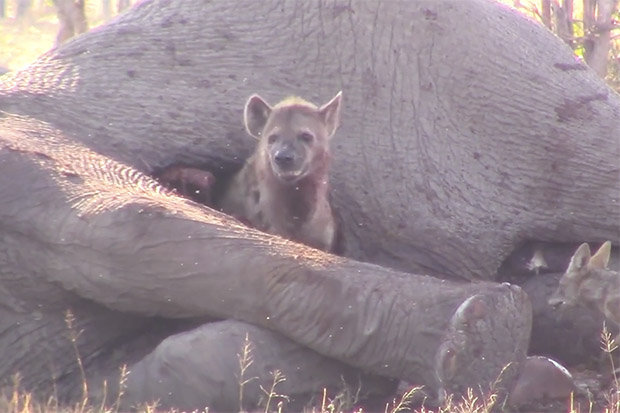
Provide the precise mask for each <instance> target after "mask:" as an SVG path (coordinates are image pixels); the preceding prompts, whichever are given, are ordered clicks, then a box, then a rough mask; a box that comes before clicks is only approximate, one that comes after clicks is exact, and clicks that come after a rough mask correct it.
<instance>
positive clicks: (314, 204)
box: [219, 92, 342, 251]
mask: <svg viewBox="0 0 620 413" xmlns="http://www.w3.org/2000/svg"><path fill="white" fill-rule="evenodd" d="M341 96H342V92H339V93H338V94H337V95H336V96H335V97H334V98H333V99H331V100H330V101H329V102H328V103H326V104H324V105H323V106H321V107H317V106H315V105H314V104H312V103H310V102H307V101H305V100H303V99H301V98H298V97H291V98H287V99H285V100H283V101H281V102H280V103H278V104H276V105H274V106H273V107H272V106H271V105H269V104H268V103H267V102H266V101H265V100H264V99H262V98H261V97H260V96H258V95H253V96H251V97H250V98H249V99H248V101H247V103H246V105H245V110H244V122H245V127H246V130H247V132H248V133H249V134H250V135H251V136H253V137H254V138H256V139H257V140H258V142H257V147H256V150H255V151H254V153H253V154H252V156H251V157H250V158H249V159H248V160H247V161H246V163H245V164H244V166H243V168H242V169H241V170H240V171H239V172H238V173H237V174H236V175H235V176H234V177H233V178H232V181H231V183H230V184H229V185H228V187H227V189H226V190H225V192H224V194H223V196H222V198H221V200H220V202H219V204H220V205H219V206H220V208H221V209H222V211H223V212H226V213H228V214H230V215H233V216H236V217H238V218H240V219H242V220H245V221H247V222H248V223H249V224H250V225H251V226H253V227H255V228H257V229H260V230H262V231H265V232H269V233H272V234H277V235H280V236H283V237H285V238H289V239H292V240H295V241H298V242H301V243H304V244H307V245H310V246H312V247H315V248H319V249H322V250H325V251H332V250H333V248H334V243H335V238H336V223H335V220H334V216H333V213H332V209H331V206H330V203H329V199H328V196H329V194H328V190H329V187H328V169H329V158H330V151H329V142H330V140H331V138H332V137H333V135H334V133H335V132H336V129H337V128H338V126H339V122H340V102H341Z"/></svg>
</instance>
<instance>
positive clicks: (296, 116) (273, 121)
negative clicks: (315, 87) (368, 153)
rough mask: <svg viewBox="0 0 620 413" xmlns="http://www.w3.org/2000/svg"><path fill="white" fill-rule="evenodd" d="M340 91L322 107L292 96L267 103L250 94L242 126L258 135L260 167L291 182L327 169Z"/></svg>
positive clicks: (338, 115) (254, 135) (337, 119)
mask: <svg viewBox="0 0 620 413" xmlns="http://www.w3.org/2000/svg"><path fill="white" fill-rule="evenodd" d="M341 96H342V92H338V94H337V95H336V96H335V97H334V98H333V99H332V100H330V101H329V102H328V103H326V104H324V105H323V106H321V107H317V106H315V105H313V104H312V103H310V102H306V101H305V100H303V99H300V98H296V97H291V98H287V99H285V100H283V101H282V102H280V103H278V104H277V105H275V106H273V107H272V106H270V105H269V104H268V103H267V102H266V101H265V100H263V99H262V98H261V97H260V96H258V95H252V96H251V97H250V98H249V99H248V101H247V103H246V105H245V111H244V121H245V127H246V129H247V131H248V133H249V134H250V135H252V136H253V137H255V138H257V139H258V147H257V152H258V153H257V156H258V157H259V159H258V162H259V164H260V165H261V167H263V168H265V169H267V170H268V171H270V172H271V173H272V175H273V176H274V177H275V178H276V179H278V180H279V181H280V182H282V183H285V184H294V183H296V182H298V181H300V180H301V179H303V178H305V177H308V176H317V175H320V177H321V178H322V175H324V174H326V173H327V164H328V158H329V141H330V139H331V137H332V136H333V135H334V132H336V129H337V128H338V125H339V122H340V101H341Z"/></svg>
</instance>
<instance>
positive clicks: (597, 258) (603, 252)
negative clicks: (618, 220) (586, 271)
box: [588, 241, 611, 269]
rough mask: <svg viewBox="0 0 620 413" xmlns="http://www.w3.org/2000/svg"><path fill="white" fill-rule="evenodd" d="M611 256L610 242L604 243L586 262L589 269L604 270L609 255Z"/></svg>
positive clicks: (607, 263)
mask: <svg viewBox="0 0 620 413" xmlns="http://www.w3.org/2000/svg"><path fill="white" fill-rule="evenodd" d="M610 254H611V241H605V242H604V243H603V245H601V247H600V248H599V249H598V251H596V253H595V254H594V255H593V256H592V258H590V261H588V266H589V267H591V268H600V269H605V268H607V266H608V265H609V255H610Z"/></svg>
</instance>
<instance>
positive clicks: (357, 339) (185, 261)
mask: <svg viewBox="0 0 620 413" xmlns="http://www.w3.org/2000/svg"><path fill="white" fill-rule="evenodd" d="M0 137H2V142H3V150H2V152H0V160H1V164H2V168H3V174H1V178H0V188H1V192H0V199H2V200H3V203H2V209H1V210H0V211H1V214H2V215H0V217H1V219H2V223H3V243H2V245H3V248H4V251H3V253H4V257H5V259H4V263H3V264H4V268H3V274H4V279H5V282H6V285H7V287H6V288H8V291H9V294H8V295H9V296H10V297H13V300H14V301H15V302H16V303H15V305H10V306H8V307H6V308H4V309H3V310H4V311H7V312H8V315H10V316H11V317H12V319H13V320H17V321H18V322H17V324H19V325H22V324H25V325H26V326H27V329H30V330H36V327H40V326H41V324H43V323H45V321H42V320H41V318H40V317H35V316H33V315H32V313H33V312H34V311H38V312H42V313H45V314H49V318H53V315H54V313H56V314H58V310H62V311H64V306H73V305H76V306H79V302H78V304H73V302H74V301H77V300H78V297H79V299H81V300H83V299H87V300H90V301H92V302H96V303H99V304H102V305H103V306H105V307H107V308H109V309H113V310H115V311H121V312H124V313H134V314H138V315H141V316H160V317H165V318H179V319H191V318H197V317H205V316H211V317H219V318H235V319H238V320H243V321H246V322H250V323H253V324H256V325H260V326H263V327H267V328H269V329H271V330H275V331H277V332H279V333H281V334H283V335H285V336H288V337H290V338H291V339H293V340H294V341H296V342H297V343H300V344H303V345H305V346H307V347H309V348H311V349H313V350H315V351H317V352H319V353H320V354H323V355H326V356H330V357H333V358H336V359H339V360H341V361H344V362H346V363H348V364H350V365H353V366H357V367H360V368H363V369H365V370H368V371H370V372H374V373H376V374H380V375H384V376H388V377H395V378H405V379H408V380H410V381H412V382H415V383H421V384H425V385H426V386H428V388H429V390H430V392H431V394H435V395H436V394H438V392H439V395H441V394H443V392H444V391H445V392H455V391H458V392H463V391H465V390H466V387H467V386H471V383H472V381H473V382H474V383H479V384H480V385H487V384H488V383H492V382H494V381H495V380H496V379H497V378H498V377H499V376H500V373H501V372H502V371H503V370H504V367H505V366H506V365H507V364H510V363H514V365H515V366H516V365H517V364H518V362H519V361H520V360H522V359H523V357H524V356H525V350H526V348H527V342H528V338H529V329H530V324H531V314H530V312H531V311H530V308H529V302H528V300H527V297H526V296H525V294H524V293H523V292H522V291H521V290H520V289H519V288H518V287H513V286H510V285H508V284H496V283H489V282H486V283H467V282H460V283H457V282H453V281H452V282H449V281H446V280H440V279H437V278H432V277H429V276H417V275H413V274H405V273H399V272H396V271H394V270H391V269H388V268H384V267H379V266H376V265H373V264H366V263H361V262H356V261H351V260H348V259H345V258H341V257H336V256H333V255H329V254H325V253H322V252H320V251H317V250H314V249H311V248H308V247H305V246H302V245H299V244H296V243H293V242H290V241H286V240H283V239H281V238H278V237H274V236H270V235H267V234H264V233H261V232H258V231H255V230H252V229H249V228H247V227H244V226H243V225H241V224H239V223H237V222H236V221H234V220H233V219H232V218H230V217H227V216H225V215H223V214H221V213H218V212H216V211H214V210H211V209H208V208H205V207H201V206H199V205H197V204H194V203H191V202H189V201H187V200H184V199H182V198H179V197H177V196H175V195H174V194H170V193H169V192H166V191H165V190H163V189H162V188H161V187H159V185H157V183H156V182H155V181H153V180H152V179H150V178H149V177H147V176H145V175H143V174H140V173H139V172H137V171H135V170H133V169H131V168H130V167H129V166H127V165H124V164H120V163H118V162H116V161H114V160H112V159H110V158H107V157H104V156H102V155H100V154H97V153H95V152H93V151H92V150H90V149H89V148H87V147H85V146H84V145H83V144H82V143H81V142H79V141H77V140H75V139H71V138H69V137H68V136H66V135H65V134H63V133H62V132H61V131H59V130H57V129H54V128H52V127H50V126H48V125H46V124H45V123H43V122H41V121H38V120H35V119H33V118H32V117H23V116H17V115H12V114H4V115H3V118H2V119H0ZM23 180H25V181H26V182H29V185H24V184H23V182H24V181H23ZM16 276H20V277H19V278H17V281H16V280H15V277H16ZM33 284H34V286H33ZM35 286H36V289H35ZM58 286H61V287H62V288H61V289H59V288H58ZM50 290H52V291H54V292H55V293H47V291H50ZM69 292H73V293H75V294H69ZM61 294H62V295H61ZM75 295H77V296H78V297H75ZM59 297H60V300H58V298H59ZM9 303H10V301H9ZM35 303H36V304H35ZM20 304H21V305H20ZM22 307H24V308H22ZM82 313H84V315H83V316H85V317H92V315H89V314H90V313H89V312H86V311H83V312H82ZM60 315H62V313H60ZM58 318H59V317H58V315H57V316H56V317H55V319H56V320H57V319H58ZM111 318H112V317H108V318H107V320H106V322H107V323H108V324H109V325H107V326H106V327H105V328H96V327H97V326H99V324H98V323H97V322H96V321H97V320H92V321H91V320H87V324H89V325H90V328H89V329H84V331H83V334H84V336H85V338H84V339H85V341H86V342H87V343H93V344H94V345H95V348H94V349H91V348H90V347H86V352H87V353H86V357H85V359H86V360H87V361H88V362H89V363H94V364H95V365H97V366H99V365H101V364H105V363H104V362H105V359H106V358H109V357H111V355H110V354H109V353H110V352H112V353H113V352H114V351H113V349H110V348H108V347H107V346H106V345H105V344H106V343H107V341H106V340H109V336H114V337H116V336H117V335H119V334H122V333H124V334H126V335H128V336H131V337H128V339H129V338H131V339H136V337H134V336H137V337H138V338H139V336H140V334H142V332H140V331H137V332H132V331H131V327H132V326H134V327H135V326H136V324H137V325H140V324H141V323H143V321H142V320H141V319H140V318H137V319H136V320H134V321H133V323H132V320H131V319H125V318H124V317H122V316H120V318H121V323H119V324H117V323H114V322H113V321H112V320H111ZM5 319H7V320H11V318H8V317H4V316H3V317H2V320H5ZM128 330H129V331H128ZM4 331H5V332H6V334H4V336H3V337H1V338H2V339H4V340H5V343H3V344H4V345H3V346H2V348H3V349H5V351H6V352H7V355H9V354H13V351H14V350H13V347H15V346H17V347H20V346H22V345H23V343H22V341H23V340H28V342H29V343H31V345H32V346H34V347H37V348H38V346H39V345H42V348H41V349H40V350H38V351H37V352H35V353H33V352H30V353H29V357H30V359H37V357H36V355H38V354H40V357H41V359H40V360H39V362H40V363H45V362H46V361H48V360H47V359H50V360H51V361H50V364H56V365H57V368H59V369H60V371H59V372H58V373H57V374H56V376H58V375H60V376H64V375H69V376H71V373H72V369H75V365H74V364H72V363H71V362H70V360H72V359H74V358H75V354H72V353H71V352H64V353H62V352H60V347H62V346H63V345H64V346H67V345H68V343H67V342H63V341H62V340H58V339H57V338H56V340H54V341H52V342H45V343H36V342H35V343H32V341H33V340H34V339H33V338H32V337H30V336H29V335H28V334H26V335H25V338H24V339H23V340H15V338H14V336H13V334H14V330H12V329H11V328H7V329H5V330H4ZM27 331H28V330H27ZM55 331H60V330H59V329H57V330H55ZM117 331H119V332H118V333H117ZM131 333H134V334H133V335H132V334H131ZM272 339H274V340H275V338H274V337H273V336H272ZM102 342H103V343H102ZM122 344H124V343H122ZM101 346H104V348H102V347H101ZM110 346H111V347H112V345H110ZM178 348H179V350H181V349H183V348H184V347H182V346H180V345H179V347H178ZM46 349H48V350H49V349H51V350H52V353H49V352H48V351H46ZM221 350H222V351H232V352H235V351H238V350H237V349H229V348H224V349H221ZM183 354H185V356H186V357H189V358H191V357H192V354H191V353H189V354H187V352H185V353H181V356H183ZM233 354H234V353H233ZM46 357H47V359H46ZM102 358H103V360H101V359H102ZM5 359H7V360H11V359H10V357H8V356H7V357H6V358H5ZM285 361H286V360H283V362H285ZM89 363H87V364H89ZM63 366H64V368H63ZM22 367H23V365H22V364H21V363H20V362H19V360H18V361H16V362H15V363H13V362H11V363H7V364H3V365H0V368H2V369H3V371H2V376H5V377H6V376H8V374H10V373H12V372H14V370H15V369H21V368H22ZM45 373H47V371H39V370H38V371H36V372H35V373H34V375H33V376H34V377H35V378H36V381H35V383H33V380H34V379H33V376H31V372H30V371H24V372H22V375H23V377H24V381H25V382H26V383H27V384H30V385H32V384H36V382H38V381H40V380H41V377H40V376H41V375H44V374H45ZM510 376H511V374H510V373H508V374H507V378H508V379H510ZM74 377H75V375H74Z"/></svg>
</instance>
